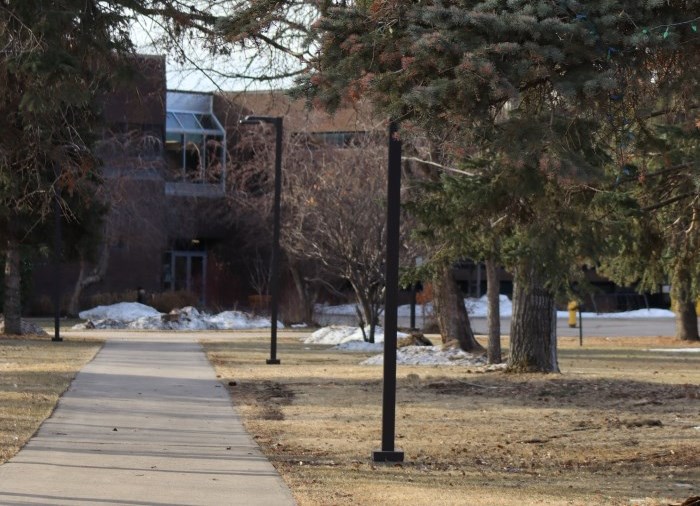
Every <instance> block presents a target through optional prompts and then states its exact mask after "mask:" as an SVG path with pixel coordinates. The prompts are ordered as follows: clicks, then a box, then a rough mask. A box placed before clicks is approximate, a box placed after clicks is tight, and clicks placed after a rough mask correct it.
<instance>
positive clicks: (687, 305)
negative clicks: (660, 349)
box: [672, 265, 700, 341]
mask: <svg viewBox="0 0 700 506" xmlns="http://www.w3.org/2000/svg"><path fill="white" fill-rule="evenodd" d="M672 286H673V302H674V306H675V307H674V308H673V309H674V311H675V313H676V339H679V340H681V341H697V340H698V339H699V338H700V337H699V336H698V317H697V314H695V297H694V296H693V290H692V280H691V278H690V273H689V270H688V269H687V268H686V267H685V266H684V265H678V266H677V267H676V268H675V269H674V273H673V280H672Z"/></svg>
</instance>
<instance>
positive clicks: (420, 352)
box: [360, 346, 486, 367]
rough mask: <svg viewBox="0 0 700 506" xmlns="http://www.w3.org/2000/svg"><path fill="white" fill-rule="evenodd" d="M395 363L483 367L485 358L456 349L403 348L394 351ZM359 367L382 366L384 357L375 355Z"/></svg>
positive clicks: (433, 347)
mask: <svg viewBox="0 0 700 506" xmlns="http://www.w3.org/2000/svg"><path fill="white" fill-rule="evenodd" d="M396 363H397V364H403V365H469V366H475V367H476V366H485V365H486V357H485V356H484V355H475V354H473V353H467V352H465V351H462V350H458V349H446V350H443V349H442V348H441V347H440V346H405V347H403V348H399V349H398V350H396ZM360 364H361V365H382V364H384V355H383V354H382V355H375V356H374V357H370V358H368V359H367V360H364V361H362V362H360Z"/></svg>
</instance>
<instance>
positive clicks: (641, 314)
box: [557, 307, 675, 320]
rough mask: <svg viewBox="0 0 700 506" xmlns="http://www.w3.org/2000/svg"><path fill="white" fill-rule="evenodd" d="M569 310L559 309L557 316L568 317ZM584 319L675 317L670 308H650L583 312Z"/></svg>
mask: <svg viewBox="0 0 700 506" xmlns="http://www.w3.org/2000/svg"><path fill="white" fill-rule="evenodd" d="M568 317H569V312H568V311H557V318H568ZM582 317H583V319H584V320H585V319H587V318H604V319H605V318H608V319H613V320H614V319H620V320H624V319H635V318H674V317H675V315H674V314H673V311H671V310H669V309H659V308H654V307H653V308H649V309H637V310H634V311H622V312H619V313H592V312H585V311H584V312H583V314H582Z"/></svg>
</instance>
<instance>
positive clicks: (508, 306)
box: [464, 295, 513, 318]
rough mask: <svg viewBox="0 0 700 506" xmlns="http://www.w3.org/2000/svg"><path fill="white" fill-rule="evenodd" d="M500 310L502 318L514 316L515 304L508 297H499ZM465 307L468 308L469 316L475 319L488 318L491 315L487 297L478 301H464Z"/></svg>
mask: <svg viewBox="0 0 700 506" xmlns="http://www.w3.org/2000/svg"><path fill="white" fill-rule="evenodd" d="M498 301H499V308H500V316H501V318H510V317H511V316H513V303H512V302H511V301H510V299H509V298H508V296H507V295H499V296H498ZM464 306H465V307H466V308H467V312H468V313H469V316H473V317H474V318H486V317H487V316H488V313H489V301H488V298H487V296H486V295H484V296H483V297H480V298H478V299H464Z"/></svg>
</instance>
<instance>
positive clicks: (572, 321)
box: [566, 300, 578, 329]
mask: <svg viewBox="0 0 700 506" xmlns="http://www.w3.org/2000/svg"><path fill="white" fill-rule="evenodd" d="M566 308H567V309H568V310H569V327H571V328H572V329H573V328H576V321H577V317H576V313H577V312H578V302H576V301H575V300H572V301H571V302H569V304H568V305H567V306H566Z"/></svg>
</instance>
